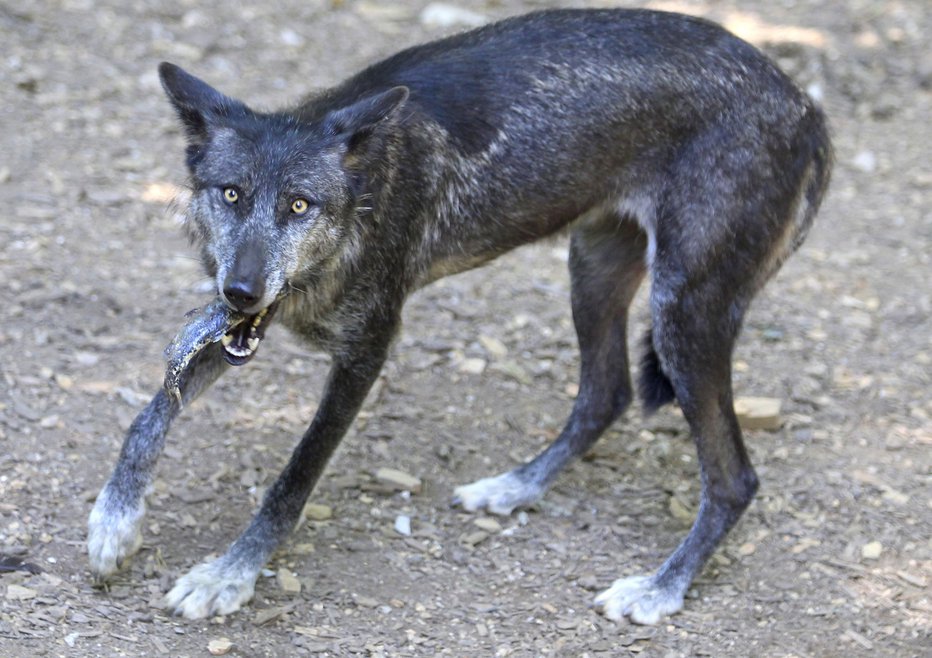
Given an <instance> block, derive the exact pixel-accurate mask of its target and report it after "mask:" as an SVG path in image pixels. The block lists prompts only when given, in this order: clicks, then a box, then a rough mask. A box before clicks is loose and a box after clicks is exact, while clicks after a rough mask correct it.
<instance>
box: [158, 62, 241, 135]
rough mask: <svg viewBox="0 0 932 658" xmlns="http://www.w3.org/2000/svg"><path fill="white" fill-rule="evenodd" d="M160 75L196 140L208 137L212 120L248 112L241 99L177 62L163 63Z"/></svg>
mask: <svg viewBox="0 0 932 658" xmlns="http://www.w3.org/2000/svg"><path fill="white" fill-rule="evenodd" d="M159 78H161V80H162V88H163V89H165V94H166V95H167V96H168V100H170V101H171V104H172V105H173V106H174V107H175V111H176V112H177V113H178V117H179V118H180V119H181V123H183V124H184V127H185V131H186V132H187V133H188V138H189V139H190V140H191V141H192V142H194V143H200V142H203V141H204V140H205V139H206V137H207V131H208V128H209V126H210V124H211V121H212V120H215V119H217V118H221V117H225V116H232V115H235V114H241V113H244V112H245V111H246V106H245V105H244V104H243V103H241V102H240V101H238V100H236V99H233V98H230V97H229V96H224V95H223V94H221V93H220V92H219V91H217V90H216V89H214V88H213V87H211V86H210V85H209V84H207V83H206V82H204V81H203V80H201V79H199V78H196V77H194V76H193V75H191V74H190V73H188V72H187V71H185V70H184V69H182V68H181V67H178V66H175V65H174V64H169V63H168V62H162V63H161V64H159Z"/></svg>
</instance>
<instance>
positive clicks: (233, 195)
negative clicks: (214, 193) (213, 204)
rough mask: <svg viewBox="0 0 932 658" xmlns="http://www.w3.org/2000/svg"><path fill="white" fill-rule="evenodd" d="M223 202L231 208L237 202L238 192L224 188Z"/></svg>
mask: <svg viewBox="0 0 932 658" xmlns="http://www.w3.org/2000/svg"><path fill="white" fill-rule="evenodd" d="M223 200H224V201H226V202H227V204H229V205H231V206H232V205H233V204H234V203H236V202H237V201H239V192H238V191H237V190H236V188H235V187H225V188H223Z"/></svg>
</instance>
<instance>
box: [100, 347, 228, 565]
mask: <svg viewBox="0 0 932 658" xmlns="http://www.w3.org/2000/svg"><path fill="white" fill-rule="evenodd" d="M225 369H226V363H225V362H224V360H223V357H222V356H221V353H220V346H219V345H212V346H210V347H209V348H207V349H205V350H204V351H203V352H202V353H201V354H199V355H198V356H197V357H196V360H195V361H194V363H193V364H192V365H191V366H189V374H188V375H186V376H185V378H184V379H183V380H182V382H181V391H182V399H183V400H184V402H191V401H192V400H194V399H195V398H196V397H197V396H198V395H199V394H200V393H201V392H202V391H203V390H204V389H206V388H207V387H208V386H210V384H212V383H213V382H214V381H215V380H216V379H217V377H219V376H220V373H222V372H223V371H224V370H225ZM178 411H179V406H178V404H177V402H175V400H173V399H172V398H171V396H169V395H168V394H166V392H165V390H164V389H159V392H158V393H156V394H155V397H153V398H152V401H151V402H149V404H148V405H147V406H146V408H145V409H143V410H142V411H141V412H140V413H139V415H138V416H137V417H136V419H135V420H134V421H133V424H132V425H131V426H130V428H129V432H127V434H126V439H125V440H124V441H123V447H122V449H121V450H120V457H119V459H118V460H117V464H116V467H115V468H114V469H113V473H112V474H111V475H110V479H109V480H107V483H106V484H105V485H104V487H103V489H102V490H101V491H100V493H99V494H98V495H97V501H96V502H95V503H94V508H93V509H92V510H91V514H90V517H89V518H88V522H87V529H88V533H87V555H88V559H89V561H90V565H91V570H92V571H93V573H94V577H95V579H96V580H98V581H102V580H105V579H106V578H107V577H108V576H110V575H112V574H113V573H114V572H116V571H117V570H118V569H119V568H120V567H121V566H122V565H123V562H124V561H125V560H126V559H127V558H129V557H130V556H132V555H133V554H134V553H136V551H138V550H139V547H140V546H141V545H142V532H141V527H142V519H143V516H145V513H146V503H145V495H146V490H147V489H148V487H149V485H150V483H151V481H152V472H153V470H154V469H155V465H156V463H157V461H158V458H159V455H160V454H161V453H162V448H163V447H164V445H165V434H166V433H167V432H168V428H169V427H170V425H171V422H172V420H174V418H175V416H177V415H178Z"/></svg>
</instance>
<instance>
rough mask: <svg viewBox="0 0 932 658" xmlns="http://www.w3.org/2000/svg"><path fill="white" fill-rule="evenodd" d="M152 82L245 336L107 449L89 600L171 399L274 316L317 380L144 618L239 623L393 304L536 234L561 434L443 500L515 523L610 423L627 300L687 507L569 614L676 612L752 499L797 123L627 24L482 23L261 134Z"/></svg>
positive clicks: (645, 618) (678, 46) (141, 492)
mask: <svg viewBox="0 0 932 658" xmlns="http://www.w3.org/2000/svg"><path fill="white" fill-rule="evenodd" d="M159 73H160V76H161V81H162V85H163V87H164V90H165V92H166V94H167V96H168V99H169V101H170V102H171V105H172V106H173V107H174V110H175V111H176V112H177V115H178V118H179V119H180V122H181V125H182V126H183V128H184V131H185V133H186V140H187V151H186V163H187V169H188V172H189V174H190V187H191V197H190V202H189V207H188V211H187V216H188V219H187V230H188V232H189V234H190V236H191V238H192V239H193V241H194V242H195V243H196V245H197V246H198V247H199V249H200V252H201V256H202V260H203V264H204V266H205V268H206V271H207V273H208V274H209V275H210V276H211V277H212V279H213V280H214V281H216V287H217V294H218V295H219V298H220V299H221V300H222V304H225V305H226V306H227V307H229V309H232V310H235V312H236V313H239V314H241V315H243V316H245V317H246V318H247V321H246V322H243V323H241V324H239V325H237V326H236V327H234V328H232V329H230V330H229V331H228V332H227V333H226V335H224V336H223V339H222V340H221V341H218V342H216V343H212V344H210V345H209V346H208V347H207V348H205V349H204V350H203V351H201V352H200V353H198V354H197V355H196V356H195V357H194V358H193V359H192V362H191V364H190V367H189V368H188V369H187V370H186V371H185V374H184V376H183V377H181V382H180V386H179V398H178V399H175V398H174V396H170V395H168V394H167V393H166V391H165V390H160V391H159V392H158V393H156V394H155V397H154V398H153V399H152V401H151V402H150V403H149V404H148V406H147V407H146V408H145V409H144V410H143V411H142V412H141V413H140V414H139V416H138V417H137V418H136V420H135V421H134V422H133V424H132V426H131V427H130V429H129V431H128V433H127V436H126V438H125V441H124V443H123V447H122V450H121V452H120V456H119V459H118V461H117V464H116V467H115V469H114V471H113V474H112V475H111V476H110V478H109V479H108V481H107V483H106V484H105V486H104V487H103V489H102V491H101V493H100V495H99V496H98V498H97V500H96V503H95V504H94V507H93V510H92V512H91V514H90V519H89V523H88V529H89V537H88V553H89V557H90V565H91V569H92V571H93V573H94V575H95V577H96V578H98V579H101V580H104V579H106V578H107V577H109V576H110V575H111V574H113V573H114V572H115V571H116V570H117V569H118V568H119V567H120V566H121V565H122V564H123V563H124V561H125V560H126V559H127V558H128V557H129V556H131V555H132V554H133V553H134V552H135V551H137V550H138V549H139V547H140V543H141V534H140V528H141V522H142V518H143V515H144V513H145V500H144V497H145V493H146V488H147V486H148V485H149V484H150V482H151V480H152V475H153V468H154V467H155V464H156V460H157V458H158V455H159V453H160V451H161V450H162V447H163V445H164V441H165V435H166V432H167V431H168V429H169V426H170V425H171V422H172V420H173V419H174V418H175V417H176V416H177V414H178V412H179V410H180V409H181V406H182V404H184V403H187V402H190V401H191V400H193V399H194V398H195V397H197V396H198V395H199V394H200V393H201V392H202V391H204V389H206V388H207V387H208V386H209V385H210V384H211V383H212V382H213V381H214V380H216V379H217V377H219V376H220V375H221V374H222V373H223V372H224V370H226V369H227V368H228V367H229V366H230V365H233V366H239V365H242V364H244V363H246V362H248V361H249V360H250V359H252V358H253V357H254V355H255V354H256V351H257V349H258V348H259V345H260V341H261V340H262V339H263V337H264V335H265V329H266V328H267V327H268V326H269V324H270V323H271V322H273V321H278V322H281V323H282V324H284V325H285V326H286V327H288V328H289V329H291V330H292V331H293V332H294V333H296V334H297V335H298V336H300V337H301V338H303V339H305V340H306V341H307V342H308V344H309V345H310V346H311V347H313V348H316V349H320V350H323V351H325V352H327V353H329V355H330V356H331V358H332V361H331V366H330V371H329V374H328V376H327V380H326V387H325V390H324V393H323V395H322V398H321V400H320V406H319V408H318V409H317V412H316V414H315V416H314V418H313V420H312V421H311V422H310V426H309V427H308V429H307V431H306V432H305V433H304V435H303V437H302V438H301V440H300V442H299V443H298V444H297V447H296V448H295V449H294V452H293V454H292V455H291V458H290V460H289V461H288V463H287V465H286V466H285V468H284V470H283V471H282V473H281V474H280V475H279V476H278V479H277V480H276V481H275V483H274V484H273V485H272V486H271V487H270V488H269V490H268V492H267V493H266V495H265V496H264V499H263V501H262V504H261V507H260V509H259V510H258V512H257V513H256V514H255V516H254V517H253V519H252V521H251V522H250V523H249V525H248V527H247V528H246V529H245V530H244V531H243V532H242V534H241V535H240V536H239V538H238V539H236V540H235V541H234V542H233V543H232V544H231V545H230V546H229V548H228V549H227V550H226V552H225V553H223V554H222V555H221V556H220V557H218V558H216V559H214V560H213V561H209V562H206V563H204V564H201V565H199V566H196V567H194V568H193V569H192V570H191V571H190V572H189V573H187V574H186V575H184V576H183V577H181V578H180V579H179V580H178V581H177V583H176V584H175V585H174V587H173V588H172V589H171V590H170V591H169V592H168V594H167V596H166V598H165V605H166V606H167V607H168V608H169V609H171V610H173V611H174V612H175V613H176V614H181V615H183V616H185V617H189V618H202V617H207V616H212V615H216V614H227V613H231V612H233V611H235V610H237V609H239V608H240V607H241V606H242V605H243V604H244V603H246V602H247V601H248V600H249V599H250V598H251V597H252V595H253V592H254V584H255V581H256V578H257V575H258V574H259V572H260V569H261V568H262V567H263V565H264V564H265V563H266V561H267V560H268V559H269V557H270V555H271V554H272V552H273V550H274V549H275V548H276V547H277V546H278V545H279V544H280V543H281V542H282V540H283V539H284V538H285V537H286V536H287V535H288V533H289V532H290V531H291V530H292V528H293V527H294V526H295V524H296V522H297V521H298V519H299V516H300V514H301V511H302V508H303V507H304V505H305V502H306V500H307V498H308V496H309V494H310V493H311V491H312V489H313V487H314V485H315V483H316V482H317V480H318V478H319V477H320V475H321V473H322V471H323V470H324V467H325V465H326V464H327V461H328V459H329V458H330V457H331V455H332V454H333V452H334V450H335V449H336V447H337V445H338V444H339V442H340V440H341V438H342V437H343V435H344V434H345V433H346V431H347V428H348V427H349V426H350V424H351V423H352V422H353V419H354V417H355V416H356V414H357V411H358V410H359V409H360V406H361V405H362V404H363V401H364V399H365V397H366V394H367V392H368V391H369V389H370V387H371V385H372V384H373V382H374V380H375V379H376V377H377V376H378V374H379V371H380V369H381V367H382V365H383V363H384V362H385V360H386V357H387V356H388V354H389V350H390V348H391V345H392V342H393V339H394V338H395V337H396V336H397V335H398V332H399V328H400V325H401V311H402V306H403V304H404V302H405V299H406V298H407V297H408V296H409V295H410V294H411V293H412V292H413V291H415V290H417V289H419V288H421V287H423V286H426V285H427V284H429V283H431V282H432V281H435V280H437V279H439V278H440V277H444V276H448V275H451V274H455V273H457V272H462V271H464V270H468V269H470V268H474V267H477V266H479V265H481V264H483V263H486V262H488V261H490V260H492V259H494V258H496V257H498V256H500V255H501V254H504V253H505V252H507V251H509V250H511V249H513V248H515V247H518V246H519V245H524V244H526V243H529V242H532V241H535V240H538V239H540V238H544V237H546V236H551V235H554V234H557V233H559V232H561V231H562V232H567V233H569V245H570V246H569V270H570V274H571V305H572V315H573V321H574V325H575V328H576V332H577V335H578V339H579V347H580V372H579V394H578V396H577V398H576V399H575V402H574V404H573V406H572V410H571V412H570V414H569V419H568V420H567V421H566V425H565V427H564V428H563V431H562V432H561V433H560V435H559V436H558V437H557V438H556V440H555V441H554V442H553V443H552V445H550V446H549V447H548V448H547V449H546V450H544V451H543V452H542V453H541V454H540V455H538V456H537V457H536V458H534V459H533V460H532V461H530V462H529V463H526V464H522V465H518V466H516V467H515V468H513V469H511V470H509V471H507V472H505V473H502V474H500V475H495V476H493V477H488V478H484V479H480V480H479V481H477V482H474V483H472V484H467V485H465V486H461V487H459V488H457V489H456V490H455V492H454V500H455V502H457V503H458V504H460V505H462V507H464V508H465V509H466V510H471V511H472V510H480V509H486V510H488V511H490V512H493V513H495V514H509V513H511V512H512V511H513V510H514V509H516V508H520V507H525V506H528V505H531V504H532V503H534V502H535V501H537V500H538V499H539V498H540V497H541V496H542V495H543V494H544V492H545V491H546V489H547V488H548V486H550V485H551V484H552V483H553V481H554V479H555V478H556V477H557V475H558V474H559V472H560V471H561V469H563V468H564V467H565V466H566V465H567V464H568V463H569V462H571V461H572V460H574V459H575V458H577V457H579V456H580V455H582V454H583V453H585V452H586V451H587V450H588V449H589V448H590V447H591V446H592V445H593V443H594V442H595V441H596V440H597V439H598V438H599V436H600V435H601V434H602V433H603V432H604V431H605V429H606V428H607V427H608V426H609V425H610V424H611V423H612V422H613V421H615V419H617V418H618V417H619V416H620V415H621V414H622V412H623V411H624V410H625V409H626V408H627V407H628V406H629V404H630V403H631V401H632V399H633V398H634V397H635V392H634V387H633V385H632V381H631V376H630V374H629V360H628V353H627V347H626V343H627V329H626V326H627V320H628V307H629V304H630V303H631V300H632V298H633V297H634V295H635V291H636V290H637V289H638V287H639V285H640V284H641V282H642V280H643V279H645V278H648V279H649V280H650V294H649V314H650V329H649V331H648V332H647V335H646V337H645V338H644V353H645V355H644V357H643V361H642V362H641V365H640V372H639V386H638V390H639V392H640V397H641V398H642V400H643V404H644V407H645V410H646V411H647V412H650V411H653V410H655V409H657V408H659V407H660V406H662V405H664V404H666V403H670V402H673V401H675V402H676V403H677V404H678V405H679V407H680V409H681V410H682V413H683V416H684V417H685V420H686V422H687V423H688V425H689V430H690V434H691V437H692V439H693V441H694V443H695V447H696V450H697V452H698V457H699V464H700V467H701V503H700V505H699V509H698V514H697V516H696V519H695V522H694V524H693V525H692V528H691V529H690V531H689V533H688V535H687V536H686V537H685V539H683V540H682V542H681V543H680V544H679V546H678V547H677V548H676V550H674V551H673V553H672V554H671V555H670V556H669V557H668V558H667V559H666V561H665V562H664V563H663V564H662V565H661V566H660V567H659V569H657V570H656V571H653V572H650V573H647V574H646V575H642V576H635V577H628V578H621V579H619V580H617V581H615V582H614V584H612V585H611V586H610V587H609V588H608V589H607V590H606V591H604V592H603V593H601V594H599V595H598V597H597V598H596V599H595V605H596V607H597V608H598V609H600V610H601V611H602V612H603V613H604V614H605V615H607V616H608V617H609V618H611V619H615V620H619V619H621V618H622V617H625V616H627V617H629V618H630V619H631V620H633V621H634V622H638V623H642V624H654V623H657V622H658V621H659V620H660V619H661V618H662V617H663V616H665V615H669V614H672V613H674V612H676V611H678V610H680V609H681V607H682V605H683V597H684V594H685V592H686V591H687V588H688V587H689V585H690V583H691V582H692V580H693V578H694V576H695V575H696V573H697V572H698V571H699V569H700V568H701V567H702V565H703V564H704V563H705V562H706V560H707V558H708V557H709V555H710V554H711V553H712V552H713V550H714V549H715V547H716V546H717V545H718V544H719V542H720V541H721V540H722V538H723V537H724V536H725V535H726V533H727V532H728V531H729V529H730V528H731V527H732V526H733V525H734V524H735V522H736V521H737V520H738V518H739V517H740V516H741V514H742V512H743V511H744V510H745V508H746V507H747V506H748V504H749V503H750V501H751V499H752V497H753V496H754V494H755V491H756V490H757V488H758V479H757V476H756V475H755V472H754V469H753V467H752V465H751V463H750V461H749V459H748V454H747V451H746V450H745V447H744V444H743V442H742V434H741V430H740V428H739V426H738V422H737V420H736V417H735V412H734V409H733V398H732V386H731V355H732V350H733V347H734V345H735V339H736V336H737V335H738V332H739V329H740V328H741V324H742V319H743V317H744V316H745V313H746V311H747V309H748V306H749V304H750V302H751V300H752V298H753V297H754V294H755V293H756V292H757V291H758V290H759V289H760V288H761V286H762V285H764V283H765V282H766V281H767V280H768V279H769V278H770V277H771V276H772V275H773V274H774V273H775V272H776V271H777V270H778V268H779V267H780V265H781V264H782V263H783V262H784V260H785V259H786V258H787V257H788V256H789V255H790V254H791V253H792V252H793V251H794V250H795V249H796V248H797V247H798V246H799V245H800V243H801V242H802V240H803V238H804V237H805V235H806V233H807V231H808V230H809V228H810V225H811V224H812V221H813V218H814V216H815V214H816V212H817V209H818V207H819V205H820V202H821V200H822V198H823V195H824V192H825V190H826V186H827V185H828V181H829V175H830V169H831V163H832V150H831V144H830V138H829V133H828V130H827V127H826V120H825V118H824V116H823V113H822V112H821V111H820V109H819V108H818V107H816V105H815V104H814V103H813V101H811V100H810V99H809V98H808V97H807V96H806V94H805V93H803V92H802V91H800V89H799V88H798V87H797V86H796V85H795V84H794V83H793V82H792V81H791V80H790V79H789V78H788V77H787V76H786V75H785V74H783V73H782V72H781V71H780V70H779V69H778V68H777V67H776V66H775V65H774V64H773V63H772V62H771V61H770V60H769V59H768V58H767V57H766V56H765V55H763V54H762V53H761V52H759V51H758V50H756V49H755V48H754V47H753V46H751V45H749V44H748V43H746V42H744V41H742V40H740V39H739V38H737V37H735V36H733V35H732V34H730V33H728V32H727V31H726V30H724V29H723V28H721V27H719V26H717V25H715V24H713V23H711V22H707V21H705V20H701V19H698V18H694V17H687V16H683V15H678V14H673V13H663V12H657V11H647V10H622V9H612V10H551V11H542V12H538V13H532V14H529V15H525V16H521V17H517V18H512V19H508V20H504V21H502V22H499V23H495V24H491V25H488V26H485V27H482V28H479V29H477V30H474V31H470V32H465V33H461V34H457V35H454V36H451V37H448V38H444V39H441V40H439V41H434V42H432V43H428V44H426V45H421V46H416V47H413V48H410V49H407V50H403V51H401V52H399V53H398V54H396V55H394V56H391V57H389V58H388V59H385V60H384V61H381V62H378V63H376V64H374V65H372V66H370V67H369V68H366V69H365V70H363V71H362V72H361V73H358V74H357V75H354V76H353V77H351V78H349V79H348V80H346V81H345V82H343V83H342V84H339V85H336V86H334V87H332V88H329V89H326V90H324V91H319V92H316V93H313V94H312V95H310V96H308V97H306V98H305V99H303V100H301V101H300V102H298V103H297V104H295V105H294V106H292V107H289V108H286V109H284V110H281V111H274V112H260V111H256V110H254V109H251V108H249V107H247V105H245V104H244V103H243V102H241V101H239V100H236V99H233V98H230V97H228V96H226V95H224V94H222V93H221V92H219V91H217V90H215V89H214V88H213V87H211V86H209V85H208V84H207V83H206V82H204V81H202V80H200V79H198V78H196V77H194V76H193V75H191V74H189V73H187V72H185V71H183V70H182V69H181V68H179V67H177V66H174V65H172V64H169V63H163V64H161V65H160V67H159ZM619 502H621V501H619Z"/></svg>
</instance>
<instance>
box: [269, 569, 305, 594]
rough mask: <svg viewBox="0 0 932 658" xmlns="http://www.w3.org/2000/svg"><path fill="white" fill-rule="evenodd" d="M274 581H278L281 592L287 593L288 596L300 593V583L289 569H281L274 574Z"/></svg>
mask: <svg viewBox="0 0 932 658" xmlns="http://www.w3.org/2000/svg"><path fill="white" fill-rule="evenodd" d="M275 579H276V580H277V581H278V586H279V587H281V588H282V591H283V592H288V593H289V594H299V593H300V592H301V581H300V580H298V578H297V577H296V576H295V575H294V574H293V573H291V571H290V570H289V569H285V568H284V567H282V568H281V569H279V570H278V572H277V573H276V574H275Z"/></svg>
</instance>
